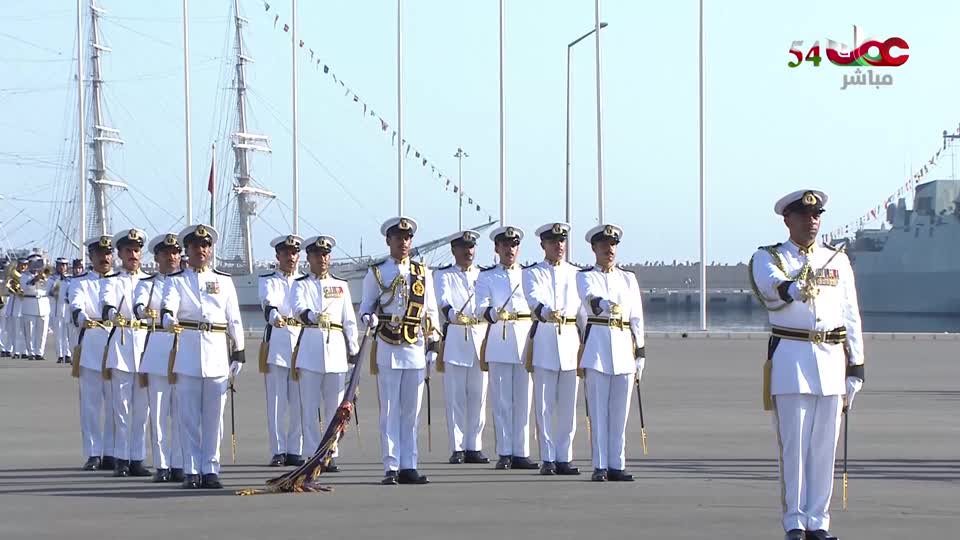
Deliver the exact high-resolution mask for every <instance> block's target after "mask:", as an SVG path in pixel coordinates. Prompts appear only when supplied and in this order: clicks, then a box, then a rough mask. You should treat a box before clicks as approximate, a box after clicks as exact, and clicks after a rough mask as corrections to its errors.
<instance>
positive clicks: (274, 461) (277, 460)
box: [270, 454, 287, 467]
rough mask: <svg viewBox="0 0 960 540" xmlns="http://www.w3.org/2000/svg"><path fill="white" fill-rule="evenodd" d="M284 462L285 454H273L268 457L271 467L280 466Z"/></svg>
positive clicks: (285, 459) (285, 460)
mask: <svg viewBox="0 0 960 540" xmlns="http://www.w3.org/2000/svg"><path fill="white" fill-rule="evenodd" d="M286 462H287V456H286V454H274V456H273V457H272V458H270V466H271V467H282V466H283V465H284V464H286Z"/></svg>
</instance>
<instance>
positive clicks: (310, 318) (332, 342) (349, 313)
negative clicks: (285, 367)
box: [292, 234, 360, 473]
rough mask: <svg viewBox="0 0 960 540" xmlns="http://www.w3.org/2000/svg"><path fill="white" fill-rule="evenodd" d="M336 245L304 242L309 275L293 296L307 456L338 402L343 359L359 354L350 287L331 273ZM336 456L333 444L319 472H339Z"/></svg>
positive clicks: (323, 238) (330, 240)
mask: <svg viewBox="0 0 960 540" xmlns="http://www.w3.org/2000/svg"><path fill="white" fill-rule="evenodd" d="M336 245H337V240H336V239H335V238H334V237H332V236H328V235H325V234H322V235H319V236H313V237H311V238H308V239H307V240H306V242H304V246H303V247H304V251H306V252H307V262H308V263H310V273H309V274H307V275H305V276H303V277H301V278H299V279H297V281H296V282H295V283H294V284H293V291H292V295H293V300H292V305H293V313H294V315H295V316H296V317H297V319H298V320H299V321H300V323H301V324H302V325H303V336H302V337H301V338H300V346H299V347H298V349H297V356H296V358H295V359H294V362H296V365H295V366H294V368H295V369H296V373H297V375H298V377H299V381H300V383H299V384H300V394H301V405H302V418H303V444H304V451H305V452H306V454H308V455H310V456H312V455H314V454H315V453H316V452H317V449H318V447H319V445H320V439H321V438H322V436H323V434H324V433H325V432H326V430H327V428H328V427H329V425H330V421H331V420H332V419H333V418H334V415H335V414H336V412H337V408H338V407H339V406H340V402H341V401H343V395H344V391H345V390H346V388H345V387H344V384H345V382H346V376H347V360H348V356H355V355H356V354H357V353H358V352H359V350H360V344H359V343H358V341H357V317H356V315H354V312H353V299H352V298H351V296H350V287H349V285H348V284H347V282H346V281H344V280H342V279H339V278H337V277H335V276H333V275H331V274H330V252H331V251H332V250H333V248H334V247H336ZM354 369H357V368H356V367H354ZM318 410H319V411H320V413H321V414H319V418H318V414H317V411H318ZM321 418H322V420H323V423H321V421H320V419H321ZM339 455H340V449H339V445H338V447H337V448H334V450H333V454H332V456H333V457H332V458H331V459H330V461H329V462H327V464H326V465H325V466H324V467H323V471H324V472H329V473H335V472H340V467H339V466H338V465H337V462H336V458H337V457H338V456H339Z"/></svg>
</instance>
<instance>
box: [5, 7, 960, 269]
mask: <svg viewBox="0 0 960 540" xmlns="http://www.w3.org/2000/svg"><path fill="white" fill-rule="evenodd" d="M98 1H99V2H100V4H101V5H102V7H104V8H105V9H107V10H108V14H107V16H106V19H105V20H104V22H103V25H102V30H103V34H104V40H105V41H106V42H107V43H108V44H109V45H110V46H111V47H113V52H112V53H110V54H109V55H108V56H107V60H106V61H105V64H104V69H105V79H106V81H107V82H106V88H107V90H106V93H107V108H108V111H109V118H110V122H111V124H112V125H113V126H114V127H116V128H118V129H119V130H120V131H121V134H122V137H123V138H124V139H125V140H126V145H125V146H124V147H123V148H122V149H119V150H117V151H114V152H112V153H111V154H110V158H109V159H110V164H111V168H112V169H113V170H115V171H116V172H117V173H118V174H119V175H120V176H122V177H123V178H124V179H125V180H126V181H128V182H129V183H130V184H131V186H132V187H133V189H132V191H131V192H130V193H128V194H124V195H120V196H118V197H117V198H116V200H115V206H116V211H115V212H114V220H115V223H116V224H117V227H126V226H128V225H135V226H140V227H144V228H146V229H147V231H148V233H150V234H154V233H157V232H161V231H162V230H166V229H170V228H176V229H177V230H178V229H179V228H180V227H181V226H182V221H179V223H178V220H182V218H183V216H184V214H185V194H184V187H183V186H184V182H183V178H184V143H183V136H184V130H183V93H182V88H183V81H182V49H181V26H180V24H181V22H180V2H173V1H171V2H148V1H146V0H126V1H123V2H121V1H119V0H98ZM8 4H9V5H6V6H5V13H4V17H3V18H2V19H0V45H2V48H0V51H2V52H0V64H2V66H3V73H4V76H3V78H2V80H0V111H2V114H0V147H2V148H0V194H2V195H4V196H5V197H6V198H5V199H4V200H2V201H0V216H2V221H3V226H2V236H0V242H2V243H3V245H4V246H7V247H17V246H23V247H30V246H33V245H39V244H43V243H44V242H48V241H49V239H50V238H51V237H52V236H56V234H58V233H56V227H57V225H58V223H57V220H56V216H57V214H56V212H57V211H58V209H61V208H62V207H64V206H65V203H64V201H66V200H70V199H72V198H74V197H75V196H76V193H75V191H76V187H75V186H76V176H77V173H76V169H75V164H73V163H72V162H71V159H72V158H73V155H74V154H75V151H74V150H73V149H72V148H71V147H70V146H69V145H70V144H71V141H73V140H75V135H74V131H75V129H76V127H75V126H76V118H75V117H76V102H75V100H76V87H75V84H76V83H75V81H74V78H73V77H74V72H75V69H76V68H75V55H76V46H75V39H76V37H75V36H76V35H75V31H76V30H75V29H76V27H75V14H74V11H73V9H75V8H74V6H73V3H72V2H66V1H63V0H36V1H34V2H29V3H8ZM270 4H271V9H270V11H269V12H265V11H264V6H263V2H262V1H261V0H242V1H241V10H242V11H243V12H244V15H245V16H246V17H247V18H249V19H250V24H249V25H248V27H247V35H246V39H247V46H248V48H249V54H250V55H251V56H252V57H253V58H254V59H255V60H256V63H255V64H253V66H252V67H251V69H250V71H249V79H250V80H249V84H250V87H251V89H252V90H251V99H250V101H249V105H250V114H251V120H252V124H253V126H254V128H255V129H256V130H257V131H259V132H261V133H264V134H267V135H269V136H270V137H271V145H272V147H273V150H274V151H273V154H272V155H271V156H267V157H260V158H257V159H256V160H255V161H254V172H255V177H256V178H257V179H258V181H259V182H260V183H261V184H262V185H263V186H266V187H267V188H269V189H272V190H274V191H275V192H276V193H277V195H278V199H279V200H278V201H276V202H273V203H271V204H270V205H269V206H266V208H265V209H264V211H263V214H262V216H261V218H260V220H259V221H258V222H257V223H256V225H255V237H256V241H257V243H258V245H257V248H256V255H257V256H258V257H268V256H269V255H270V248H269V245H268V242H269V240H270V239H271V238H272V237H273V236H275V235H276V234H277V232H276V231H283V232H286V231H288V230H289V229H290V219H291V212H290V210H289V207H290V206H291V200H292V197H291V193H292V180H291V177H292V175H291V170H292V166H291V148H292V144H291V135H290V131H289V130H290V125H291V121H290V116H291V113H290V103H291V100H290V66H291V54H290V46H289V38H288V35H287V34H284V33H283V31H282V30H281V29H280V27H282V24H283V22H285V21H288V20H289V14H290V2H289V1H288V0H283V1H281V0H276V1H271V2H270ZM299 4H300V6H299V11H300V37H301V38H302V39H303V40H305V42H306V44H307V47H311V48H313V49H314V50H315V51H316V53H317V58H320V59H321V60H322V63H325V64H327V65H329V66H330V67H331V69H332V70H333V71H334V72H335V73H336V75H337V77H338V78H339V79H343V80H344V81H346V83H347V86H349V87H350V89H351V90H353V91H354V92H355V93H356V94H357V95H359V96H360V98H362V99H363V101H365V102H366V103H368V104H369V105H370V106H371V107H373V109H374V110H375V111H376V112H377V114H378V115H380V116H382V117H383V118H384V119H385V120H386V121H387V122H388V123H390V124H391V125H394V124H395V123H396V122H395V120H396V116H397V114H396V100H395V94H394V89H395V68H394V65H395V64H394V61H395V54H396V53H395V34H394V28H395V3H394V2H392V1H387V0H360V1H356V2H327V1H304V0H301V1H300V3H299ZM705 4H706V17H705V20H706V22H705V24H706V71H705V73H706V177H707V183H708V187H707V197H708V222H707V223H708V259H709V260H711V261H714V260H715V261H724V262H738V261H742V260H745V259H746V258H747V257H748V256H749V254H750V253H751V252H752V251H753V249H754V248H755V247H756V246H757V245H760V244H763V243H771V242H775V241H779V240H782V239H783V238H784V237H785V231H784V229H783V225H782V222H781V221H780V220H779V219H778V218H777V216H775V215H773V213H772V206H773V203H774V201H775V200H776V199H777V198H778V197H780V196H781V195H782V194H784V193H786V192H789V191H792V190H794V189H799V188H803V187H808V186H809V187H819V188H822V189H824V190H825V191H827V192H828V194H829V195H830V198H831V201H830V204H829V205H828V208H829V210H828V213H827V214H826V215H825V225H824V226H825V230H826V229H830V228H832V227H835V226H838V225H842V224H844V223H846V222H848V221H850V220H852V219H855V218H856V217H857V216H858V215H861V214H862V213H863V212H864V211H866V210H868V209H869V208H871V207H873V206H875V205H876V204H877V203H879V202H881V201H882V200H883V199H885V198H886V197H887V196H888V195H890V194H891V193H892V192H894V191H895V190H896V188H897V187H898V186H899V185H901V184H902V183H903V182H904V181H905V180H906V178H907V177H908V176H909V174H910V173H909V172H908V169H909V166H910V164H911V163H912V164H913V165H914V168H917V167H919V166H920V165H921V164H922V163H923V162H924V161H925V160H926V159H927V158H929V157H930V154H931V153H932V152H935V151H936V149H937V148H939V145H940V141H941V139H940V133H941V131H942V130H944V129H949V130H951V131H953V129H954V128H955V126H956V125H957V123H958V122H960V114H958V112H960V111H958V108H960V106H958V104H957V103H956V99H955V97H954V96H955V93H956V88H958V87H960V80H958V79H960V72H958V71H957V70H956V69H953V68H952V67H951V66H952V64H953V60H954V56H955V55H954V54H953V51H954V50H955V48H956V47H955V44H954V39H955V38H954V36H955V35H956V32H955V21H958V20H960V4H957V3H949V2H934V1H923V2H914V3H911V4H910V5H909V6H906V5H904V4H902V3H900V2H893V1H885V2H877V1H870V2H867V1H850V2H842V3H839V2H830V1H826V0H816V1H811V2H806V3H804V4H803V5H802V6H801V5H797V4H788V3H783V2H766V1H737V2H733V1H720V0H705ZM231 5H232V0H216V1H214V0H202V1H200V0H194V1H193V2H191V13H190V16H191V57H192V58H191V61H192V67H193V69H192V71H191V82H192V109H193V116H192V118H193V157H194V163H193V181H194V202H195V212H194V213H195V215H198V216H205V215H206V213H207V210H206V208H208V204H209V199H208V197H207V194H206V177H207V172H208V170H209V167H210V153H209V148H210V144H211V142H212V141H213V140H215V139H217V138H218V137H222V133H224V132H225V131H224V130H223V129H222V128H221V127H220V126H219V124H221V123H223V122H224V121H225V120H226V119H227V118H228V117H227V116H226V114H227V111H228V110H229V109H230V107H231V102H230V101H224V97H225V96H226V95H227V94H226V92H229V86H230V78H229V66H230V64H231V63H232V55H233V49H232V24H231V20H230V10H231ZM274 14H279V15H280V22H279V24H278V25H277V28H276V29H275V28H274V26H273V19H274ZM506 18H507V23H506V75H505V85H506V141H507V150H506V155H507V161H506V171H507V172H506V176H507V184H508V189H507V199H508V202H507V219H508V221H510V222H511V223H512V224H515V225H518V226H520V227H522V228H524V229H525V230H526V231H527V232H528V233H531V234H532V232H533V230H534V229H535V228H536V227H537V226H539V225H540V224H542V223H544V222H547V221H552V220H559V219H562V218H563V214H564V188H563V182H564V166H563V159H564V82H565V52H566V44H567V43H568V42H569V41H570V40H572V39H574V38H575V37H577V36H579V35H580V34H582V33H583V32H584V31H586V30H588V29H589V28H590V27H592V25H593V20H594V19H593V2H591V1H589V0H576V1H573V0H562V1H556V0H553V1H547V0H524V1H513V2H507V14H506ZM602 18H603V20H605V21H607V22H609V24H610V26H609V27H608V28H606V29H605V30H604V31H603V32H604V36H603V49H602V52H603V65H602V67H603V104H604V117H603V120H604V126H603V127H604V132H603V135H604V171H605V178H606V185H607V188H606V221H612V222H615V223H618V224H620V225H622V226H623V227H624V228H625V230H626V238H625V242H624V244H623V245H622V248H621V257H620V258H621V260H622V261H625V262H628V261H643V260H665V261H671V260H673V259H680V260H692V259H695V258H696V257H697V256H698V255H697V254H698V236H697V235H698V230H699V224H698V217H697V216H698V214H697V192H698V177H697V171H698V169H697V2H696V1H694V0H683V1H677V2H656V3H655V2H636V1H628V0H604V1H603V2H602ZM853 24H859V25H861V26H862V27H864V28H865V29H866V31H867V33H868V34H869V35H871V36H874V37H878V38H882V39H885V38H887V37H891V36H899V37H902V38H904V39H905V40H907V42H908V43H909V44H910V51H909V52H910V55H911V57H910V60H909V61H908V62H907V64H906V65H905V66H903V67H900V68H895V69H889V68H888V69H887V70H886V71H884V72H885V73H890V74H892V75H893V76H894V85H893V86H892V87H887V88H881V89H875V88H864V87H859V88H848V89H847V90H841V89H840V87H841V86H842V76H843V74H844V73H849V70H846V69H844V68H840V67H835V66H831V65H829V63H827V62H826V61H825V62H824V63H822V64H821V66H820V67H817V68H814V67H813V66H812V64H805V65H804V66H803V67H801V68H798V69H789V68H787V61H788V59H789V57H788V55H787V49H788V48H789V46H790V43H791V42H792V41H793V40H798V39H802V40H804V41H805V42H806V43H805V44H806V45H807V46H809V45H810V44H812V42H813V41H815V40H820V44H821V46H822V47H825V46H826V38H833V39H835V40H838V41H842V42H846V43H848V44H851V43H852V25H853ZM497 27H498V19H497V2H496V1H493V0H489V1H484V2H477V1H474V2H465V1H450V0H408V1H406V2H405V11H404V28H405V38H404V92H405V100H404V136H405V138H406V139H407V140H408V141H410V142H412V143H413V145H414V146H415V147H416V148H417V149H419V150H421V151H423V152H424V153H425V154H426V156H427V157H428V158H429V159H430V160H431V162H432V163H435V164H436V166H438V167H439V168H440V169H441V170H442V171H444V173H445V174H446V175H448V176H450V177H451V178H454V179H455V178H456V170H457V168H456V159H454V158H453V153H454V152H455V151H456V148H457V146H463V147H464V149H465V150H466V151H467V152H468V153H469V154H470V157H469V158H468V159H466V160H465V162H464V182H465V186H466V188H467V192H468V193H469V194H470V196H472V197H473V198H474V199H475V203H477V204H480V205H481V206H482V207H483V208H484V212H482V213H479V214H478V213H476V212H465V216H464V220H465V221H466V222H468V223H479V222H482V221H484V220H485V218H486V215H487V214H488V213H489V214H493V215H494V216H496V215H497V213H498V206H497V205H498V197H499V195H498V187H497V186H498V176H497V174H498V172H497V171H498V161H497V155H498V154H497V152H498V139H497V129H498V126H497V61H498V60H497V58H498V57H497ZM593 47H594V45H593V41H592V40H585V41H584V42H582V43H580V44H579V45H578V46H577V47H576V48H575V49H574V54H573V80H574V83H573V99H572V108H573V111H574V112H573V119H572V128H573V133H574V136H573V150H572V171H573V173H572V174H573V179H574V182H575V201H574V214H573V220H572V221H573V225H574V239H573V244H572V245H573V248H574V254H575V259H577V260H580V261H581V262H586V261H587V260H588V258H587V255H588V247H587V245H586V243H585V242H584V241H583V240H582V237H583V233H584V232H585V231H586V230H587V229H588V228H589V227H590V226H592V225H593V224H595V223H596V222H597V221H596V220H597V215H596V213H597V199H596V165H595V164H596V146H595V116H594V112H595V111H594V97H595V94H594V81H593V68H594V56H593V55H594V48H593ZM303 51H304V54H301V55H300V56H299V62H300V63H299V66H300V71H301V78H300V112H301V115H300V133H301V152H300V160H301V161H300V177H301V182H302V186H301V215H302V218H303V221H302V222H301V233H302V234H304V236H307V235H310V234H314V233H316V232H318V231H322V232H325V233H329V234H333V235H335V236H336V237H337V238H338V240H339V242H340V245H341V246H342V247H343V248H344V249H345V250H346V251H347V252H349V253H351V254H356V253H357V252H358V251H359V244H360V239H361V238H363V242H364V246H365V248H364V249H365V251H366V252H368V253H369V252H379V251H382V247H383V244H382V240H381V239H380V237H379V233H378V227H379V223H380V222H381V221H382V220H384V219H386V218H387V217H390V216H391V215H393V214H394V213H395V212H396V179H395V170H396V162H395V149H394V148H393V147H391V145H390V136H389V132H388V133H386V134H384V133H383V132H382V131H380V129H379V122H377V121H376V120H375V119H372V118H370V117H369V116H367V117H363V115H362V109H361V108H360V107H359V106H358V105H357V104H356V103H354V102H353V101H352V99H351V98H347V97H344V89H343V88H342V87H340V86H339V85H338V84H334V83H333V82H332V79H331V78H330V76H329V75H324V74H323V72H322V70H317V69H316V68H315V67H313V66H312V65H311V64H310V63H309V56H308V55H307V54H306V53H305V51H306V49H304V50H303ZM823 55H824V56H825V51H824V52H823ZM391 131H392V128H391ZM218 143H219V144H220V145H221V148H225V147H226V146H225V145H226V141H225V140H220V141H218ZM224 155H225V154H222V153H221V154H220V156H221V158H222V157H223V156H224ZM941 163H942V165H941V166H940V167H938V168H937V169H936V170H935V171H933V172H932V173H931V176H930V177H928V178H933V177H949V176H950V174H951V159H950V157H949V156H947V157H946V159H944V160H942V161H941ZM405 165H406V171H407V176H406V179H407V180H406V181H407V188H406V195H405V198H406V212H405V213H407V214H409V215H412V216H414V217H415V218H417V219H418V220H419V221H420V223H421V234H420V235H419V236H420V239H422V240H426V239H428V238H434V237H438V236H441V235H446V234H449V233H452V232H454V231H455V230H456V227H457V212H456V203H457V198H456V196H455V195H453V194H452V193H451V192H445V191H444V190H443V183H442V182H441V181H440V180H438V179H436V178H435V177H433V176H431V175H430V170H429V166H428V167H426V168H424V167H422V166H420V165H419V164H418V163H416V161H415V160H414V159H413V158H412V153H411V158H410V159H408V160H407V161H406V162H405ZM230 166H231V164H230V163H226V162H223V163H221V166H220V167H218V169H219V173H218V174H220V175H221V178H220V180H229V172H230V169H229V167H230ZM357 201H359V202H357ZM21 210H23V213H21V214H19V215H17V214H18V212H20V211H21ZM15 216H16V217H15ZM61 225H63V226H64V227H65V228H66V224H61ZM484 238H485V236H484ZM490 253H491V250H490V249H489V246H488V242H484V244H483V248H482V250H481V259H482V260H483V261H484V262H487V260H488V259H489V258H490V256H491V255H490ZM53 255H54V256H56V255H59V253H54V254H53ZM68 255H74V254H73V253H70V254H68ZM538 256H539V251H538V246H537V243H536V242H532V241H531V242H527V243H526V245H525V247H524V250H523V258H525V259H535V258H537V257H538Z"/></svg>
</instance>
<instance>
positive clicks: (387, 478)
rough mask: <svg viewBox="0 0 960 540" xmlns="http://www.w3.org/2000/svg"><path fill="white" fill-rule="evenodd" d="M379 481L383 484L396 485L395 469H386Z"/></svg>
mask: <svg viewBox="0 0 960 540" xmlns="http://www.w3.org/2000/svg"><path fill="white" fill-rule="evenodd" d="M380 483H381V484H383V485H385V486H395V485H397V483H398V480H397V471H387V472H386V474H384V475H383V480H381V481H380Z"/></svg>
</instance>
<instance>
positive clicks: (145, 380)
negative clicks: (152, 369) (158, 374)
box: [137, 373, 150, 388]
mask: <svg viewBox="0 0 960 540" xmlns="http://www.w3.org/2000/svg"><path fill="white" fill-rule="evenodd" d="M137 378H138V379H139V380H140V388H146V387H147V385H149V384H150V376H149V375H147V374H146V373H137Z"/></svg>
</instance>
